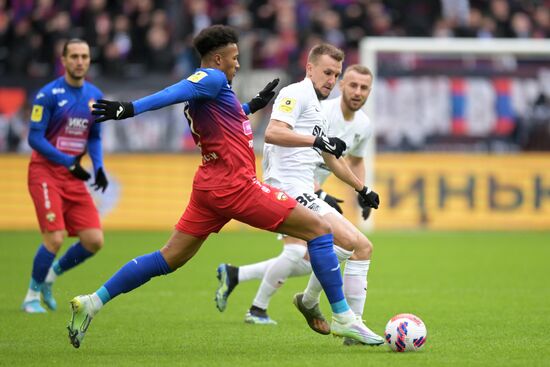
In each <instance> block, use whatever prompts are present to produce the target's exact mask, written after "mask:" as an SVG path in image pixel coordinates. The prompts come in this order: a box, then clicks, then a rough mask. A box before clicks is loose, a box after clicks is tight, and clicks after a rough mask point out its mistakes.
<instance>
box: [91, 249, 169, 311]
mask: <svg viewBox="0 0 550 367" xmlns="http://www.w3.org/2000/svg"><path fill="white" fill-rule="evenodd" d="M170 272H172V269H170V267H169V266H168V264H167V263H166V260H164V257H162V255H161V253H160V251H155V252H153V253H152V254H148V255H143V256H140V257H137V258H135V259H133V260H132V261H130V262H129V263H127V264H126V265H124V266H123V267H122V268H120V270H119V271H118V272H117V273H116V274H115V275H113V276H112V277H111V279H109V280H108V281H107V282H106V283H105V284H104V285H103V287H101V288H99V289H98V290H97V292H96V293H97V295H98V296H99V298H100V299H101V301H102V302H103V304H105V303H107V302H108V301H109V300H111V299H112V298H115V297H116V296H118V295H119V294H121V293H127V292H130V291H131V290H133V289H135V288H137V287H139V286H140V285H142V284H145V283H147V282H148V281H149V279H151V278H152V277H156V276H158V275H166V274H168V273H170Z"/></svg>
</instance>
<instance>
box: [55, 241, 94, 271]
mask: <svg viewBox="0 0 550 367" xmlns="http://www.w3.org/2000/svg"><path fill="white" fill-rule="evenodd" d="M93 254H94V253H93V252H90V251H88V250H86V249H85V248H84V247H83V246H82V244H81V243H80V241H78V242H76V243H75V244H74V245H72V246H71V247H70V248H69V249H68V250H67V252H65V254H64V255H63V256H61V258H60V259H59V260H57V261H56V262H55V264H53V271H54V272H55V274H57V275H61V274H63V273H64V272H66V271H67V270H69V269H71V268H74V267H75V266H77V265H78V264H80V263H82V262H83V261H84V260H86V259H87V258H89V257H90V256H92V255H93Z"/></svg>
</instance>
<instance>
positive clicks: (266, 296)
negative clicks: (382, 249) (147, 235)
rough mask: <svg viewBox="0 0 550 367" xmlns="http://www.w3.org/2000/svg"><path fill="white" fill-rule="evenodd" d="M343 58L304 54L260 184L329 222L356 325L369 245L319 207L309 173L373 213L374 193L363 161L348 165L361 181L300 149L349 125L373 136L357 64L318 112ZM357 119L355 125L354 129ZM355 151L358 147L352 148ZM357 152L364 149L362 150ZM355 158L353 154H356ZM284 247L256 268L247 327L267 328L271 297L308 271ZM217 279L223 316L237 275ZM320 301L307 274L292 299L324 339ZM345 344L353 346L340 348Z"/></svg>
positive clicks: (274, 120)
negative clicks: (345, 190)
mask: <svg viewBox="0 0 550 367" xmlns="http://www.w3.org/2000/svg"><path fill="white" fill-rule="evenodd" d="M343 58H344V55H343V52H342V51H341V50H339V49H337V48H335V47H333V46H331V45H327V44H321V45H318V46H315V47H314V48H313V49H312V50H311V51H310V53H309V57H308V62H307V66H306V78H305V79H304V80H303V81H301V82H299V83H295V84H291V85H289V86H287V87H286V88H283V89H281V91H280V92H279V95H278V97H277V99H276V101H275V104H274V108H273V112H272V115H271V120H270V122H269V125H268V127H267V130H266V143H268V144H266V145H265V148H264V160H263V167H264V179H265V182H266V183H268V184H270V185H272V186H274V187H277V188H279V189H281V190H284V191H285V192H287V193H288V194H290V195H291V196H292V197H294V198H295V199H296V200H297V201H298V202H299V203H300V204H302V205H304V206H306V207H307V208H309V209H310V210H312V211H314V212H317V213H319V214H320V215H321V216H323V218H325V219H326V220H327V221H328V222H329V223H330V225H331V227H332V229H333V233H334V241H335V243H336V245H337V246H336V247H335V249H334V250H335V252H336V254H337V256H338V259H339V260H340V261H345V262H346V268H345V269H346V270H345V279H346V280H347V284H345V285H346V286H345V291H346V299H347V300H348V302H349V303H350V306H351V307H352V309H353V311H354V312H355V314H356V316H357V319H358V320H361V315H362V313H363V308H364V304H365V299H366V287H367V273H368V270H369V266H370V258H371V254H372V244H371V242H370V241H369V240H368V239H367V237H365V235H363V234H362V233H361V232H360V231H359V230H358V229H357V228H355V226H353V224H352V223H351V222H349V221H348V220H347V219H345V218H344V217H343V216H342V215H341V214H340V213H338V212H337V211H336V210H335V209H334V208H333V207H331V206H329V205H328V204H327V203H326V202H325V201H323V200H321V199H320V198H318V197H316V195H315V193H314V191H315V189H314V187H315V182H314V181H315V170H316V168H317V167H319V166H320V164H322V165H321V167H327V168H328V169H329V170H330V171H332V172H333V173H334V174H335V175H336V176H337V177H338V178H340V179H341V180H343V181H344V182H346V183H347V184H349V185H350V186H351V187H353V188H355V190H356V191H357V193H358V194H359V198H360V201H361V202H362V205H363V206H368V207H372V208H375V209H376V208H378V205H379V198H378V194H376V193H375V192H374V191H372V190H370V189H368V188H367V187H366V186H364V184H363V182H364V169H363V167H362V166H361V167H359V163H361V165H362V164H363V161H362V158H361V157H362V155H363V154H364V152H362V153H359V155H360V156H361V157H358V158H356V159H351V163H352V167H354V170H355V172H357V174H358V176H360V177H361V179H359V178H358V177H357V176H356V175H355V174H354V173H353V171H352V170H351V169H350V167H349V166H348V165H347V164H345V162H344V160H343V159H338V157H337V156H335V155H330V154H326V152H319V151H316V150H315V149H311V148H305V146H306V145H305V144H303V143H302V142H303V139H304V136H306V135H307V134H309V135H310V136H312V135H313V136H324V135H325V134H330V135H331V136H338V137H340V136H342V137H343V136H345V135H346V133H345V130H346V128H349V126H353V127H354V128H357V129H358V130H356V131H361V130H362V129H367V130H368V131H366V132H364V133H362V134H361V135H366V136H365V138H366V137H368V136H370V134H371V132H370V124H369V122H368V119H367V118H366V116H365V115H364V114H363V112H361V111H360V112H359V113H357V111H359V109H360V108H361V107H362V106H363V104H364V103H365V101H366V99H367V97H368V94H369V93H370V88H371V85H372V74H371V73H370V72H369V71H368V69H366V68H364V67H361V66H358V65H356V66H353V67H351V68H350V69H349V70H348V72H346V75H345V76H344V79H343V80H342V84H341V87H342V97H341V98H338V99H336V100H334V101H328V102H326V103H325V105H324V106H323V108H324V110H325V113H323V112H322V106H321V105H320V102H319V101H320V100H323V99H325V98H326V97H328V95H329V94H330V92H331V90H332V88H333V87H334V85H335V83H336V80H337V78H338V75H339V74H340V71H341V68H342V60H343ZM356 116H357V117H358V118H357V120H358V121H357V122H355V117H356ZM327 118H328V119H329V120H330V122H329V121H327ZM350 122H352V123H350ZM331 124H332V125H331ZM331 127H332V131H331ZM356 131H353V130H350V131H349V136H348V137H347V138H348V140H351V141H353V140H355V139H356ZM336 134H338V135H336ZM365 141H366V140H365ZM354 148H357V147H355V146H354ZM362 149H363V150H364V147H363V148H362ZM353 153H355V154H356V155H357V154H358V153H357V152H356V151H354V152H353ZM321 156H322V159H321ZM324 164H326V166H324ZM330 171H326V172H327V173H329V172H330ZM327 173H325V174H324V175H326V174H327ZM324 178H326V177H324ZM283 241H284V244H285V246H284V250H283V253H282V254H281V255H280V256H279V257H278V258H276V259H275V260H274V261H273V262H271V264H269V263H264V264H261V265H260V267H262V266H265V267H266V268H267V269H266V271H265V274H264V276H263V280H262V284H261V286H260V289H259V290H258V293H257V295H256V298H255V300H254V302H253V304H252V307H251V308H250V310H249V311H248V313H247V315H246V316H245V320H246V321H248V322H251V323H268V324H269V323H273V321H272V320H271V319H270V318H269V317H268V315H267V312H266V309H267V306H268V303H269V300H270V298H271V296H272V295H273V294H274V293H275V292H276V290H277V289H278V288H279V287H280V286H281V284H282V283H284V281H285V280H286V279H287V278H288V277H289V276H291V275H301V274H304V273H305V272H306V271H307V265H306V264H305V263H304V256H305V255H306V252H307V248H306V246H305V243H304V242H303V241H301V240H299V239H297V238H292V237H285V238H284V239H283ZM352 255H353V257H352ZM268 265H270V266H269V267H268ZM218 277H219V278H220V279H221V280H220V286H219V288H218V291H217V292H216V300H217V305H218V309H220V311H223V309H224V308H225V302H226V300H227V295H229V293H230V291H231V290H232V288H234V286H235V285H236V283H237V281H238V272H237V269H235V268H230V267H227V266H226V265H225V264H222V265H221V266H220V267H219V268H218ZM224 283H225V284H224ZM320 294H321V289H320V287H319V283H318V281H317V279H316V278H315V276H314V275H312V276H311V278H310V282H309V284H308V287H307V288H306V290H305V292H304V293H299V294H297V295H295V297H294V304H295V305H296V307H297V308H298V309H299V310H300V312H302V314H303V315H304V317H305V318H306V320H307V322H308V324H309V326H310V327H311V328H312V329H313V330H314V331H316V332H318V333H321V334H326V333H327V332H328V330H329V329H330V326H329V325H328V323H327V322H326V320H325V318H324V317H323V315H322V313H321V311H320V309H319V297H320ZM366 329H367V330H368V331H369V336H368V338H367V341H366V342H365V343H363V344H369V345H379V344H382V343H383V342H384V340H383V338H382V337H380V336H379V335H376V334H375V333H374V332H372V331H370V329H368V328H366ZM346 343H351V342H350V341H346Z"/></svg>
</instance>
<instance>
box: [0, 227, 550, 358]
mask: <svg viewBox="0 0 550 367" xmlns="http://www.w3.org/2000/svg"><path fill="white" fill-rule="evenodd" d="M168 236H169V233H168V232H166V233H159V232H153V233H151V232H107V233H106V234H105V239H106V245H105V248H104V249H103V250H102V251H101V253H100V254H99V255H98V256H96V257H95V258H92V259H91V260H89V261H88V262H86V263H85V264H84V265H83V266H79V267H77V268H75V269H73V270H72V271H70V272H68V273H66V274H64V275H63V276H62V277H60V278H59V279H58V282H57V283H56V285H55V286H54V292H55V295H56V298H57V300H58V303H59V306H60V309H59V310H58V311H56V312H50V313H48V314H47V315H26V314H24V313H23V312H21V311H20V310H19V306H20V304H21V301H22V300H23V297H24V294H25V291H26V287H27V284H28V281H29V275H30V270H31V262H32V257H33V255H34V252H35V251H36V247H37V244H38V242H39V241H40V237H39V235H38V233H34V232H2V233H0V259H1V260H2V262H1V264H0V284H1V291H0V366H56V367H61V366H72V367H75V366H161V365H162V366H174V365H181V366H277V367H282V366H548V365H549V364H550V362H549V361H550V337H549V336H548V335H549V332H548V330H549V324H550V265H549V260H550V233H549V232H506V233H493V232H491V233H459V232H453V233H447V232H376V233H373V234H372V235H370V238H371V240H372V241H373V242H374V244H375V252H374V258H373V262H372V265H371V269H370V273H369V291H368V298H367V305H366V310H365V319H366V320H367V324H368V325H369V326H370V327H371V328H372V329H373V330H374V331H376V332H378V333H381V334H382V333H383V329H384V326H385V324H386V322H387V321H388V320H389V318H390V317H391V316H393V315H395V314H397V313H401V312H411V313H414V314H416V315H418V316H419V317H421V318H422V319H423V320H424V322H425V323H426V325H427V328H428V339H427V342H426V345H425V346H424V348H423V349H422V350H421V351H420V352H417V353H405V354H398V353H393V352H390V351H389V349H388V348H387V346H382V347H345V346H342V344H341V343H342V341H341V340H340V339H337V338H333V337H331V336H322V335H319V334H315V333H314V332H312V331H310V330H309V328H308V327H307V325H306V324H305V322H304V321H303V320H302V318H301V315H300V314H299V313H298V312H297V311H296V310H295V309H294V306H293V305H292V303H291V300H292V295H293V294H294V293H296V292H298V291H301V290H302V289H303V288H304V287H305V285H306V282H307V278H306V277H303V278H294V279H290V280H289V281H288V282H287V283H286V284H285V285H284V286H283V288H282V289H281V290H280V291H279V293H278V294H277V295H276V296H275V298H274V299H273V301H272V303H271V307H270V310H269V313H270V316H271V317H272V318H273V319H275V320H277V321H278V322H279V324H278V325H277V326H256V325H247V324H244V323H243V317H244V314H245V312H246V310H247V308H248V307H249V306H250V302H251V301H252V299H253V297H254V294H255V292H256V289H257V286H258V284H259V282H258V281H251V282H248V283H244V284H241V285H239V286H238V287H237V288H236V290H235V292H234V293H233V294H232V295H231V297H230V299H229V305H228V308H227V310H226V311H225V312H224V313H219V312H218V311H217V309H216V308H215V305H214V301H213V296H214V290H215V288H216V285H217V281H216V279H215V269H216V266H217V265H218V264H219V263H220V262H231V263H233V264H239V265H240V264H246V263H249V262H254V261H259V260H264V259H267V258H268V257H270V256H275V255H277V254H278V253H279V251H280V245H279V243H278V242H277V241H276V239H275V236H274V235H273V234H269V233H263V232H239V233H222V234H219V235H213V236H212V237H211V238H210V239H209V240H208V241H207V242H206V243H205V244H204V245H203V248H202V249H201V250H200V251H199V253H198V254H197V255H196V256H195V258H194V259H193V260H192V261H191V262H190V263H188V264H187V265H186V266H184V267H183V268H182V269H180V270H178V271H177V272H176V273H173V274H171V275H169V276H167V277H162V278H155V279H153V280H151V281H150V282H149V283H147V284H145V285H144V286H142V287H141V288H139V289H137V290H135V291H134V292H132V293H130V294H125V295H121V296H120V297H118V298H116V299H114V300H113V301H111V302H110V303H109V304H108V305H107V306H106V307H105V308H104V309H103V310H102V312H101V313H100V314H98V315H97V317H96V318H95V319H94V321H93V322H92V324H91V326H90V329H89V330H88V334H87V335H86V339H85V340H84V343H83V345H82V346H81V348H80V349H78V350H76V349H74V348H73V347H72V346H71V345H70V344H69V341H68V338H67V332H66V324H67V322H68V319H69V316H70V312H69V307H68V301H69V300H70V299H71V298H72V297H73V296H75V295H78V294H82V293H89V292H92V291H95V290H96V289H97V288H98V287H99V286H100V285H101V284H103V283H104V282H105V281H106V280H107V279H108V278H109V277H110V276H111V275H112V274H113V273H114V272H115V271H116V270H118V268H119V267H120V266H122V265H123V264H125V263H126V262H127V261H129V260H130V259H132V258H133V257H136V256H139V255H142V254H145V253H149V252H152V251H154V250H156V249H158V248H159V247H160V245H162V244H163V243H164V241H165V240H166V239H167V238H168ZM69 243H70V242H69V241H66V245H68V244H69ZM66 245H65V246H64V248H63V249H62V251H64V250H65V249H66ZM323 299H324V298H323ZM322 309H323V310H324V311H325V313H327V314H328V313H329V307H328V304H327V303H326V300H325V299H324V301H323V304H322Z"/></svg>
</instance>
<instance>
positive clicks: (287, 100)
mask: <svg viewBox="0 0 550 367" xmlns="http://www.w3.org/2000/svg"><path fill="white" fill-rule="evenodd" d="M295 86H296V84H291V85H289V86H288V87H285V88H283V89H281V91H280V92H279V95H278V96H277V98H276V99H275V103H274V104H273V110H272V111H271V119H272V120H279V121H283V122H286V123H287V124H289V125H290V126H291V127H292V128H294V125H295V124H296V120H298V117H299V116H300V114H301V113H302V109H303V103H304V102H303V97H302V98H300V91H299V88H296V87H295ZM302 94H303V93H302Z"/></svg>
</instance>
